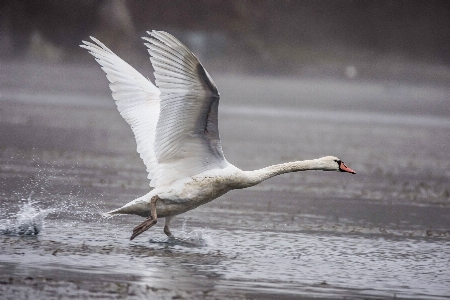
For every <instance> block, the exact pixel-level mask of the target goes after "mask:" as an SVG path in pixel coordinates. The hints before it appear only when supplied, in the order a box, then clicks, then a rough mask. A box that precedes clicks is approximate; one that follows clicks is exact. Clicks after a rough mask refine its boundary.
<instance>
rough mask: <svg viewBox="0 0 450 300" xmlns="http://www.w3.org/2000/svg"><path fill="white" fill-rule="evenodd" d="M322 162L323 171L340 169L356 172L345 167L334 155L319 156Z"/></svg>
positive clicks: (341, 170)
mask: <svg viewBox="0 0 450 300" xmlns="http://www.w3.org/2000/svg"><path fill="white" fill-rule="evenodd" d="M319 160H321V161H322V163H323V164H324V169H323V170H324V171H340V172H348V173H352V174H356V172H355V171H353V170H352V169H350V168H349V167H347V166H346V165H345V164H344V162H343V161H342V160H340V159H339V158H337V157H334V156H325V157H322V158H319Z"/></svg>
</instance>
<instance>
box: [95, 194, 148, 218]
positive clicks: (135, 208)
mask: <svg viewBox="0 0 450 300" xmlns="http://www.w3.org/2000/svg"><path fill="white" fill-rule="evenodd" d="M152 195H153V193H152V192H150V193H148V194H147V195H144V196H142V197H139V198H137V199H135V200H133V201H131V202H129V203H127V204H125V205H124V206H122V207H119V208H116V209H113V210H111V211H108V212H105V213H103V214H102V215H103V216H104V217H106V218H110V217H113V216H114V215H138V216H141V217H148V216H149V215H150V205H149V204H150V199H151V197H152Z"/></svg>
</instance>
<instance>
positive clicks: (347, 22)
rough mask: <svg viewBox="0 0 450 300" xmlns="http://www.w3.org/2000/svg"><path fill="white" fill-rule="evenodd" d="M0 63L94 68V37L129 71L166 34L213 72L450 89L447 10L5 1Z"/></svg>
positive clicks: (435, 5)
mask: <svg viewBox="0 0 450 300" xmlns="http://www.w3.org/2000/svg"><path fill="white" fill-rule="evenodd" d="M0 10H1V12H2V13H1V15H2V20H1V29H2V34H1V36H2V38H1V41H0V43H1V47H0V49H1V50H0V51H1V53H0V54H1V57H2V59H24V58H26V59H31V60H45V61H48V62H67V61H78V62H79V60H88V59H90V57H88V56H87V55H85V52H84V50H82V49H80V48H79V47H78V45H79V44H80V42H81V40H86V39H87V38H88V36H89V35H93V36H95V37H97V38H98V39H100V40H101V41H103V43H105V44H106V45H108V46H109V47H110V48H111V49H112V50H113V51H115V52H116V53H117V54H118V55H119V56H121V57H124V58H126V60H127V61H129V62H130V61H131V62H137V63H144V61H145V62H147V61H148V56H147V53H146V51H145V48H144V46H142V40H141V39H140V37H141V36H144V35H146V33H145V31H146V30H153V29H156V30H165V31H168V32H170V33H172V34H173V35H175V36H177V37H178V38H180V39H181V40H182V41H183V42H185V43H186V44H187V45H188V47H189V48H191V49H192V50H193V52H194V53H196V55H197V56H198V57H199V58H200V59H201V60H202V62H203V63H204V64H205V65H206V66H207V69H208V70H210V71H212V72H222V73H228V72H231V73H234V74H236V73H243V74H273V75H289V76H292V75H294V76H298V75H300V76H321V77H322V76H327V77H328V76H332V77H344V78H362V79H373V78H389V79H400V80H401V79H405V80H428V81H434V82H436V81H438V82H445V83H448V82H450V76H449V75H448V74H449V67H450V5H449V3H448V1H445V0H444V1H435V0H431V1H392V0H382V1H329V0H319V1H317V0H316V1H239V0H232V1H214V0H204V1H119V0H113V1H103V0H85V1H32V0H29V1H7V0H6V1H5V0H4V1H1V4H0Z"/></svg>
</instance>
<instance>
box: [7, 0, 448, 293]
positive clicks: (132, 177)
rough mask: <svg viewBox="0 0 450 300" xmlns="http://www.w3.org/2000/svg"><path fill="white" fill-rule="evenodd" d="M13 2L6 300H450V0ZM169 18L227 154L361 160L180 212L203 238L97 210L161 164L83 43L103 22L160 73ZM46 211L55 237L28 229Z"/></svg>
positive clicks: (262, 159)
mask: <svg viewBox="0 0 450 300" xmlns="http://www.w3.org/2000/svg"><path fill="white" fill-rule="evenodd" d="M0 12H1V20H0V27H1V35H0V92H1V109H0V233H4V234H7V235H8V236H5V237H4V238H3V237H2V238H1V240H0V283H5V284H0V295H8V296H10V298H6V299H19V298H20V299H23V298H24V296H23V295H24V291H26V292H28V295H30V296H29V297H28V298H29V299H53V298H61V297H62V298H70V297H71V296H72V295H75V296H73V297H72V298H80V295H90V296H92V298H96V299H100V298H101V299H111V298H112V297H113V296H112V295H113V294H111V293H115V295H119V296H120V295H124V293H127V294H128V295H129V296H130V297H131V296H133V295H135V294H133V293H138V294H139V295H141V297H140V298H135V299H148V298H149V296H148V295H149V294H148V293H152V292H154V293H156V292H158V293H159V292H161V293H166V294H167V293H169V292H171V293H172V294H171V295H173V298H183V299H242V298H246V297H245V296H243V297H242V295H244V294H243V293H244V292H245V293H247V295H249V294H250V295H254V297H253V296H249V297H247V298H248V299H294V298H295V299H298V298H299V297H300V295H304V296H305V298H307V299H311V298H315V296H319V298H320V297H322V298H334V299H337V298H338V297H333V296H330V295H334V294H335V293H340V294H341V295H342V297H340V298H351V299H362V298H364V299H375V298H376V299H400V298H403V299H448V295H450V290H449V284H448V283H449V282H450V273H449V271H448V270H450V265H449V260H448V257H449V256H450V253H449V252H450V247H449V239H450V185H449V183H450V143H449V141H450V130H449V129H450V84H449V83H450V1H446V0H444V1H434V0H427V1H400V0H399V1H389V0H377V1H375V0H374V1H326V0H316V1H275V0H270V1H238V0H231V1H215V0H204V1H187V0H186V1H162V0H161V1H117V0H109V1H107V0H104V1H102V0H84V1H42V0H41V1H36V0H29V1H25V0H24V1H13V0H11V1H5V0H3V1H1V0H0ZM153 29H155V30H164V31H167V32H169V33H171V34H173V35H174V36H176V37H177V38H179V39H180V40H181V41H182V42H183V43H185V44H186V45H187V46H188V47H189V48H190V49H191V50H192V51H193V52H194V53H195V55H197V56H198V57H199V59H200V60H201V61H202V64H203V65H204V67H205V68H206V69H207V70H208V72H209V74H210V75H211V76H212V78H214V81H215V82H216V84H217V86H218V89H219V91H220V93H221V99H220V103H221V104H220V109H219V114H220V117H219V119H220V122H219V123H220V136H221V141H222V146H223V150H224V153H225V155H226V157H227V160H228V161H230V162H231V163H233V164H235V165H236V166H237V167H239V168H241V169H243V170H254V169H259V168H262V167H266V166H267V165H272V164H278V163H283V162H287V161H295V160H303V159H311V158H318V157H322V156H326V155H334V156H337V157H339V158H340V159H342V160H343V161H345V163H346V164H347V165H348V166H349V167H350V168H352V169H354V170H355V171H356V173H357V174H356V175H350V174H342V173H340V172H298V173H290V174H284V175H283V176H277V177H274V178H272V179H270V180H267V181H265V182H264V183H262V184H260V185H258V186H255V187H252V188H249V189H245V190H240V191H231V192H229V193H227V194H225V195H223V196H222V197H221V198H220V199H218V200H217V201H212V202H211V203H208V204H205V205H203V206H201V207H199V208H197V209H195V210H192V211H190V212H188V213H186V214H183V215H182V216H180V217H178V218H176V219H175V220H174V221H173V222H172V223H171V224H173V225H172V227H171V228H172V232H174V234H175V235H176V236H179V235H178V234H183V233H189V231H186V229H185V228H186V227H185V224H188V226H189V227H192V228H194V229H195V230H199V231H197V232H200V233H201V232H203V234H204V235H203V236H204V237H205V238H206V239H209V238H211V240H212V241H213V243H212V244H208V245H207V246H205V247H203V246H201V247H196V246H194V247H192V246H185V245H182V244H181V245H171V244H169V245H167V243H164V244H160V243H158V242H156V243H154V242H149V238H155V239H158V238H161V239H162V238H165V235H164V234H163V232H162V224H163V223H162V222H158V224H157V225H156V226H155V228H154V229H153V228H152V230H151V231H149V232H148V235H147V233H146V238H142V239H139V240H138V239H136V240H134V241H133V242H131V243H130V242H129V241H128V238H129V233H130V232H131V228H133V227H134V226H135V225H137V224H139V223H140V222H142V218H140V217H138V216H122V217H118V218H113V219H107V220H106V219H105V220H103V219H102V218H100V215H99V213H100V212H104V211H108V210H112V209H114V208H117V207H120V206H122V205H123V204H124V203H127V202H128V201H130V200H132V199H135V198H137V197H139V196H141V195H144V194H146V193H147V192H148V190H149V186H148V183H149V182H148V179H147V173H146V170H145V166H144V164H143V163H142V160H141V159H140V157H139V155H138V153H137V152H136V142H135V139H134V136H133V134H132V133H131V130H130V127H129V126H128V124H126V122H125V121H124V120H123V118H122V117H121V116H120V114H119V113H118V111H117V108H116V105H115V103H114V101H113V99H112V98H111V91H110V89H109V88H108V83H109V82H108V80H107V79H106V77H105V74H104V72H103V71H102V70H101V68H100V67H99V65H98V64H97V63H96V62H95V61H94V59H93V57H92V56H91V55H90V54H89V53H88V52H87V51H86V50H84V49H81V48H80V47H79V45H80V44H81V43H82V41H83V40H89V36H94V37H96V38H98V39H99V40H100V41H102V42H103V43H104V44H105V45H106V46H108V47H109V48H110V49H111V50H113V51H114V52H115V53H116V54H117V55H119V56H120V57H121V58H123V59H124V60H125V61H126V62H128V63H129V64H130V65H132V66H133V67H135V68H136V69H137V70H138V71H140V72H141V73H142V74H143V75H144V76H145V77H147V78H149V79H150V80H152V78H153V70H152V67H151V64H150V61H149V55H148V53H147V50H146V47H145V46H144V45H143V40H142V39H141V37H142V36H147V34H146V31H147V30H153ZM30 211H31V213H32V214H31V213H28V212H30ZM37 212H38V213H37ZM36 213H37V214H36ZM30 214H31V217H29V215H30ZM47 215H48V217H47ZM36 216H37V217H36ZM44 219H45V220H44ZM23 220H25V221H26V222H22V221H23ZM27 222H28V223H27ZM30 222H31V224H38V225H39V226H34V225H33V226H34V228H37V229H36V232H37V233H39V232H38V231H40V230H41V229H42V228H44V226H43V225H45V230H42V232H41V233H39V237H38V239H26V238H18V237H16V236H14V235H13V234H14V233H16V235H20V232H22V231H21V230H20V229H21V228H23V227H24V226H25V228H29V227H28V226H29V224H30ZM40 225H42V226H40ZM205 228H209V229H208V230H209V231H208V232H211V234H208V233H205V231H204V230H205ZM199 237H200V241H201V240H202V236H201V234H200V236H199ZM197 240H198V239H197ZM203 240H205V239H203ZM215 243H216V244H215ZM149 249H153V250H154V252H151V251H150V252H149ZM149 253H150V254H149ZM214 253H217V255H214ZM273 262H276V264H274V263H273ZM2 270H5V272H2ZM6 270H7V271H6ZM94 275H95V276H94ZM97 275H101V276H102V277H98V276H97ZM96 276H97V277H96ZM42 278H43V279H44V282H45V289H43V288H41V287H42V285H41V284H40V282H41V281H40V280H41V279H42ZM99 278H105V279H106V280H103V279H99ZM47 279H50V280H47ZM99 281H101V282H99ZM51 282H53V283H52V284H50V283H51ZM106 282H111V283H117V285H116V289H115V290H114V289H113V286H112V285H111V286H105V285H102V284H103V283H106ZM75 283H76V284H75ZM125 283H126V286H127V287H126V288H124V286H125ZM199 283H201V284H202V285H203V286H202V287H200V286H199ZM144 284H145V285H144ZM93 286H95V288H93ZM66 287H68V288H67V289H66ZM128 287H130V288H128ZM141 287H142V291H141V292H139V291H140V290H139V289H140V288H141ZM80 291H81V292H80ZM95 291H97V292H95ZM199 291H200V293H201V295H200V296H199V297H197V295H198V294H192V293H196V292H199ZM243 291H244V292H243ZM82 292H83V293H82ZM103 292H104V293H103ZM61 293H62V295H63V296H61ZM102 293H103V294H102ZM287 293H290V294H291V296H292V297H284V296H286V294H287ZM55 295H56V296H55ZM180 295H184V296H183V297H180ZM205 295H206V296H205ZM274 295H280V297H275V296H274ZM354 295H357V296H355V297H353V296H354ZM281 296H283V297H281ZM87 298H89V297H87ZM120 298H127V297H125V296H123V297H122V296H121V297H120ZM2 299H3V298H2Z"/></svg>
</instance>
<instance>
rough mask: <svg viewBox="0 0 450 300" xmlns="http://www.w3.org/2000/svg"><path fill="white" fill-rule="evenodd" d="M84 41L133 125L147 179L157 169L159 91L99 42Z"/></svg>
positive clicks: (114, 96) (119, 105) (127, 119)
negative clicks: (156, 144) (155, 148)
mask: <svg viewBox="0 0 450 300" xmlns="http://www.w3.org/2000/svg"><path fill="white" fill-rule="evenodd" d="M91 39H92V40H93V41H94V42H95V43H96V44H93V43H90V42H85V41H83V43H84V45H80V47H82V48H85V49H87V50H89V52H90V53H91V54H92V55H93V56H94V57H95V59H96V61H97V62H98V63H99V64H100V65H101V66H102V69H103V71H105V73H106V77H107V78H108V80H109V81H110V82H111V83H110V85H109V87H110V88H111V91H112V97H113V98H114V100H115V101H116V104H117V108H118V110H119V112H120V114H121V115H122V117H123V118H124V119H125V121H127V123H128V124H130V126H131V129H132V130H133V133H134V136H135V138H136V143H137V151H138V153H139V154H140V156H141V158H142V160H143V161H144V163H145V166H146V167H147V172H148V178H149V179H152V178H153V177H154V172H155V170H156V169H157V160H156V156H155V150H154V146H155V136H156V124H157V122H158V116H159V106H160V100H159V94H160V92H159V90H158V88H157V87H156V86H154V85H153V84H152V83H151V82H150V81H149V80H147V79H146V78H145V77H144V76H142V75H141V74H140V73H139V72H138V71H136V70H135V69H134V68H133V67H131V66H130V65H129V64H127V63H126V62H125V61H123V60H122V59H121V58H120V57H118V56H117V55H116V54H114V52H112V51H111V50H110V49H108V48H107V47H106V46H105V45H103V44H102V43H101V42H100V41H98V40H96V39H95V38H93V37H91Z"/></svg>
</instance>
